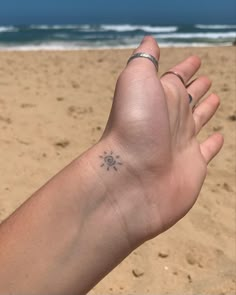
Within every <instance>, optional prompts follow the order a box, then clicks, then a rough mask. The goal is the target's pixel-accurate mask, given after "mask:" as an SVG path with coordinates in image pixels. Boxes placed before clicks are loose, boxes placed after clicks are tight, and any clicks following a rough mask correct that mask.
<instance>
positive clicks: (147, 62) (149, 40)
mask: <svg viewBox="0 0 236 295" xmlns="http://www.w3.org/2000/svg"><path fill="white" fill-rule="evenodd" d="M137 53H145V54H148V55H151V57H150V59H149V58H143V57H138V58H132V56H131V59H129V62H128V64H127V67H126V68H127V69H129V70H130V69H131V70H132V71H135V69H137V70H140V69H141V70H142V71H144V72H146V71H148V72H149V73H150V71H152V72H153V71H155V73H156V72H157V67H156V65H155V61H154V60H153V61H152V60H151V58H152V57H153V58H154V59H155V60H156V61H157V63H158V60H159V58H160V48H159V46H158V44H157V42H156V40H155V39H154V38H153V37H151V36H146V37H144V38H143V40H142V42H141V44H140V45H139V47H138V48H136V49H135V50H134V52H133V55H135V54H137Z"/></svg>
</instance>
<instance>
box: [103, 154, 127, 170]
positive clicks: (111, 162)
mask: <svg viewBox="0 0 236 295" xmlns="http://www.w3.org/2000/svg"><path fill="white" fill-rule="evenodd" d="M99 157H100V158H101V159H102V164H101V166H100V167H105V168H106V170H107V171H109V170H110V169H114V170H115V171H117V170H118V165H123V163H122V162H121V161H120V156H116V155H114V154H113V152H110V153H107V152H104V153H103V155H102V156H99Z"/></svg>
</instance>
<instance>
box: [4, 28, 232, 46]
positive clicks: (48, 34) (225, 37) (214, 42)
mask: <svg viewBox="0 0 236 295" xmlns="http://www.w3.org/2000/svg"><path fill="white" fill-rule="evenodd" d="M145 35H152V36H153V37H155V38H156V40H157V41H158V43H159V45H160V46H161V47H186V46H201V47H202V46H229V45H232V43H233V42H235V40H236V25H202V24H195V25H179V26H177V25H169V26H159V25H131V24H120V25H117V24H116V25H112V24H111V25H108V24H101V25H88V24H84V25H29V26H23V25H22V26H14V25H12V26H0V50H77V49H93V48H94V49H102V48H131V47H135V46H137V44H139V42H140V41H141V39H142V38H143V36H145Z"/></svg>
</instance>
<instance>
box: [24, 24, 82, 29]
mask: <svg viewBox="0 0 236 295" xmlns="http://www.w3.org/2000/svg"><path fill="white" fill-rule="evenodd" d="M79 27H80V26H79V25H51V26H50V25H31V26H30V29H35V30H71V29H77V28H79Z"/></svg>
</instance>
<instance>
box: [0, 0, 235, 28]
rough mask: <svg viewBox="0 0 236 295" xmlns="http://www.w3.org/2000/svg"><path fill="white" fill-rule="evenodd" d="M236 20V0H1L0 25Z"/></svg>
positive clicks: (233, 22)
mask: <svg viewBox="0 0 236 295" xmlns="http://www.w3.org/2000/svg"><path fill="white" fill-rule="evenodd" d="M73 23H78V24H80V23H94V24H96V23H97V24H99V23H109V24H111V23H131V24H186V23H187V24H193V23H201V24H223V23H229V24H230V23H231V24H235V23H236V0H172V1H171V0H0V25H9V24H73Z"/></svg>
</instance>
